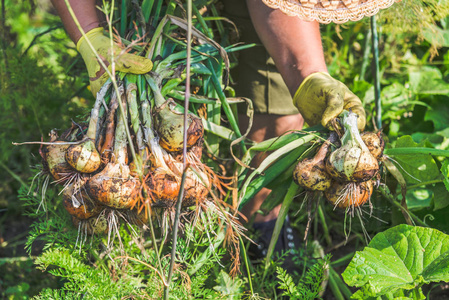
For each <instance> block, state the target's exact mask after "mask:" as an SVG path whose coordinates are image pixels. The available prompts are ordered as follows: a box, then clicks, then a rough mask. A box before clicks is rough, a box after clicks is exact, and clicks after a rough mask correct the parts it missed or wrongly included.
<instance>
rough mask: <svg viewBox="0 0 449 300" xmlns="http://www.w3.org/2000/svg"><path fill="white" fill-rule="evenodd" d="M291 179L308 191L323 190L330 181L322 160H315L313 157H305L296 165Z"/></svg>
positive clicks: (329, 184) (327, 186)
mask: <svg viewBox="0 0 449 300" xmlns="http://www.w3.org/2000/svg"><path fill="white" fill-rule="evenodd" d="M293 180H294V181H295V182H296V184H298V185H299V186H302V187H304V188H305V189H306V190H310V191H325V190H327V189H328V188H329V187H330V186H331V183H332V179H331V178H330V176H329V175H328V174H327V171H326V165H325V163H324V161H323V160H321V161H318V162H316V161H314V160H313V159H305V160H303V161H300V162H299V163H298V164H297V165H296V167H295V170H294V171H293Z"/></svg>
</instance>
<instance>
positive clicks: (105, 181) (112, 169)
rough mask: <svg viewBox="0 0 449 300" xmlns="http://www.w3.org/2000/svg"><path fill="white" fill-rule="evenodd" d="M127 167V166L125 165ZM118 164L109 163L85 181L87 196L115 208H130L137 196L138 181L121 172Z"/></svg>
mask: <svg viewBox="0 0 449 300" xmlns="http://www.w3.org/2000/svg"><path fill="white" fill-rule="evenodd" d="M126 167H127V166H126ZM121 169H122V168H120V165H118V164H113V163H109V164H108V165H107V166H106V167H105V168H104V169H103V170H102V171H101V172H100V173H97V174H95V175H94V176H92V177H91V178H90V179H89V180H88V181H87V183H86V190H87V193H88V194H89V196H90V197H91V198H92V199H94V200H96V201H99V202H101V203H102V204H104V205H106V206H109V207H112V208H116V209H126V208H130V207H131V206H132V205H133V204H134V203H135V202H136V198H137V197H138V192H139V190H140V181H139V180H138V179H137V178H134V177H130V176H126V173H127V174H129V169H128V170H127V172H126V171H125V172H123V173H122V172H121Z"/></svg>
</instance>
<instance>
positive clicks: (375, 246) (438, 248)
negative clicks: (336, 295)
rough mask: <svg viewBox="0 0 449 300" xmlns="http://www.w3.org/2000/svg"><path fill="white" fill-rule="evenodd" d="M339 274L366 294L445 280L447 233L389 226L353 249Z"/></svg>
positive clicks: (448, 266)
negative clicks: (359, 246)
mask: <svg viewBox="0 0 449 300" xmlns="http://www.w3.org/2000/svg"><path fill="white" fill-rule="evenodd" d="M342 275H343V279H344V280H345V282H346V283H347V284H348V285H350V286H355V287H359V288H360V287H363V292H364V293H366V294H367V296H381V295H385V294H387V293H394V292H395V291H397V290H405V291H407V290H412V289H415V287H420V286H422V285H423V284H428V283H430V282H439V281H449V236H448V235H446V234H444V233H442V232H440V231H438V230H436V229H433V228H424V227H417V226H409V225H405V224H403V225H399V226H396V227H393V228H391V229H388V230H386V231H384V232H381V233H378V234H377V235H376V236H375V237H374V238H373V239H372V241H371V242H370V243H369V245H368V246H367V247H365V249H364V250H363V251H357V252H356V254H355V256H354V258H353V259H352V261H351V262H350V264H349V266H348V267H347V268H346V270H345V271H344V272H343V274H342ZM359 295H360V292H359ZM366 298H367V297H366Z"/></svg>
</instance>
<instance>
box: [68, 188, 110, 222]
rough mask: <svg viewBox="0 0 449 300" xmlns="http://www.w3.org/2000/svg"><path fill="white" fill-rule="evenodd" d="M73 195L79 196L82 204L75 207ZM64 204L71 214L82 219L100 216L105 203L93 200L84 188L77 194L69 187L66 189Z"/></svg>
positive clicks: (78, 198)
mask: <svg viewBox="0 0 449 300" xmlns="http://www.w3.org/2000/svg"><path fill="white" fill-rule="evenodd" d="M72 197H76V198H77V200H78V202H79V203H80V206H78V207H75V206H74V205H73V201H72ZM63 205H64V208H65V209H66V210H67V212H68V213H69V214H70V215H72V216H74V217H76V218H78V219H80V220H86V219H89V218H91V217H94V216H98V215H99V214H100V212H101V211H102V210H103V209H104V206H103V205H101V204H99V203H98V202H95V201H93V200H92V199H91V198H90V197H89V195H87V193H86V192H85V191H84V190H82V191H81V192H79V193H77V194H76V195H73V188H67V189H66V190H64V193H63Z"/></svg>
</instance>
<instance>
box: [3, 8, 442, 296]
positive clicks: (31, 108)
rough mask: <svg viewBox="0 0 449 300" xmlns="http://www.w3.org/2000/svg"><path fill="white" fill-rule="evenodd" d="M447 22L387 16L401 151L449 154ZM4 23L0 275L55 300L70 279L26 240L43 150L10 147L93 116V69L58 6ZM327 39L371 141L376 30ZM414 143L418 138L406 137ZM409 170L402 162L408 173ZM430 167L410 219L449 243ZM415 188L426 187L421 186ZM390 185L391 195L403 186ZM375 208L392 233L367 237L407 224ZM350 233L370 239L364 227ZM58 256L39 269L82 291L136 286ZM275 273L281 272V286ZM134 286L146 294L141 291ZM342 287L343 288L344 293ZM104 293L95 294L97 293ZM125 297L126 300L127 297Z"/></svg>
mask: <svg viewBox="0 0 449 300" xmlns="http://www.w3.org/2000/svg"><path fill="white" fill-rule="evenodd" d="M448 15H449V3H448V1H417V0H414V1H402V2H399V3H396V4H395V5H394V7H393V8H391V9H388V10H386V11H384V12H381V13H380V14H379V17H378V24H379V37H380V42H379V45H380V67H381V70H380V73H381V85H382V93H381V98H382V110H383V116H382V124H383V126H384V128H383V132H384V133H385V135H386V138H387V140H388V142H389V143H390V145H391V146H392V147H407V146H418V145H419V146H422V147H431V148H437V149H445V150H449V118H448V116H449V18H448ZM0 20H1V21H0V47H1V48H0V52H1V57H0V149H1V151H0V169H1V172H0V274H4V276H2V277H0V297H4V298H7V299H27V298H28V297H30V296H33V295H37V294H38V293H39V292H40V291H41V290H42V289H44V288H45V289H44V290H43V292H42V294H41V295H40V298H41V299H49V298H51V297H52V294H54V293H58V292H55V290H54V288H58V287H61V285H62V284H63V282H64V281H60V280H58V279H57V278H56V277H53V275H50V274H56V275H59V276H61V275H62V277H64V274H63V273H61V272H64V270H60V269H55V270H52V271H51V272H50V274H49V273H44V275H43V273H42V272H41V271H40V270H37V269H36V267H35V265H34V262H33V259H34V258H35V256H36V255H38V254H40V253H42V250H43V249H42V248H43V247H44V245H45V243H44V242H39V240H40V238H38V237H37V236H38V235H37V236H36V241H35V243H34V244H33V246H32V247H30V246H29V245H28V253H26V251H25V247H26V246H27V245H26V238H27V236H28V235H30V234H31V235H33V233H36V232H38V231H39V228H36V227H34V228H32V230H31V233H30V232H29V226H30V224H31V223H32V219H31V218H29V217H28V216H29V215H30V213H31V214H34V211H33V210H29V209H27V206H26V204H28V205H29V204H30V201H35V200H30V199H27V196H26V195H27V191H28V189H27V186H28V182H29V181H28V178H29V177H30V176H32V175H33V174H34V172H33V171H32V169H33V168H35V166H37V165H39V163H40V158H39V156H38V149H39V148H38V147H37V146H26V147H15V146H12V144H11V142H22V141H37V140H40V139H41V138H44V139H46V138H47V134H48V132H49V131H50V130H51V129H53V128H58V129H61V128H66V127H67V126H68V125H69V124H70V120H71V119H77V118H78V117H79V116H82V115H85V114H86V113H87V112H88V111H89V110H90V108H91V106H92V104H93V97H92V95H91V94H90V92H89V91H88V89H87V85H88V82H87V73H86V71H85V69H84V64H83V62H82V60H81V58H80V57H79V55H78V54H77V52H76V50H75V47H74V45H73V43H72V42H71V41H70V40H69V39H68V38H67V36H66V34H65V32H64V30H63V29H62V25H61V22H60V20H59V18H58V17H57V16H56V15H55V13H54V11H53V9H52V7H51V4H50V3H49V1H43V0H41V1H38V0H35V1H21V0H19V1H12V0H2V1H1V16H0ZM418 24H419V25H418ZM322 36H323V45H324V48H325V53H326V60H327V63H328V68H329V72H330V73H331V74H332V75H333V76H334V77H336V78H338V79H339V80H341V81H343V82H345V83H347V84H348V85H349V86H350V88H351V89H352V90H353V91H354V92H355V93H356V94H357V95H359V96H360V97H361V98H362V99H363V101H364V103H365V105H366V107H367V112H368V115H369V118H368V124H369V127H370V128H369V129H373V126H372V117H373V113H372V112H373V111H374V87H373V82H374V78H373V75H372V74H373V73H372V72H371V62H372V60H373V57H372V51H371V48H370V47H371V42H370V33H369V19H367V18H365V19H363V20H362V21H360V22H357V23H348V24H344V25H327V26H322ZM406 135H409V136H410V137H403V136H406ZM400 159H401V158H400V157H399V159H398V160H400ZM407 159H409V158H407V157H405V158H403V160H404V161H407ZM422 159H423V160H425V161H427V162H428V163H429V165H432V170H433V173H432V172H429V169H428V170H427V171H428V172H418V171H416V168H414V165H412V166H411V167H410V168H409V169H407V166H405V169H406V170H407V171H408V173H410V174H411V175H413V177H407V176H405V177H406V180H407V183H408V184H409V185H410V186H411V188H409V191H408V195H407V196H408V197H407V199H408V200H407V201H408V205H409V208H410V209H412V211H413V212H414V213H415V214H416V215H417V216H419V217H420V218H422V219H425V216H427V215H429V214H430V215H432V218H427V219H425V220H426V221H427V223H428V224H429V225H431V226H432V227H434V228H437V229H439V230H442V231H443V232H445V233H449V225H448V223H447V221H446V216H447V213H448V212H449V199H448V198H447V197H445V195H446V194H447V187H448V186H449V183H448V182H449V181H448V179H447V178H448V173H449V169H448V164H447V161H446V162H442V160H441V159H439V158H437V157H430V156H429V157H423V158H422ZM30 167H31V170H30ZM440 171H441V172H440ZM440 173H442V174H443V177H442V176H441V174H440ZM426 176H427V177H426ZM432 176H433V177H432ZM413 178H419V179H420V180H421V184H420V182H417V181H416V180H414V179H413ZM388 182H393V183H394V180H389V181H388ZM422 182H424V183H428V184H426V185H424V184H422ZM445 186H446V187H445ZM21 187H22V189H21ZM389 187H390V190H391V191H392V193H393V194H399V190H398V187H397V186H395V185H394V184H391V185H390V186H389ZM19 190H21V193H20V194H19V192H18V191H19ZM53 196H55V195H53ZM19 198H21V199H22V200H21V201H19ZM374 206H375V208H376V210H375V212H374V214H375V215H376V216H377V217H379V218H380V219H382V220H384V221H387V224H384V223H381V222H377V221H373V220H370V221H369V223H368V224H366V229H367V230H368V232H369V233H370V234H375V233H377V232H379V231H381V230H382V229H386V228H387V227H390V226H391V225H394V224H399V223H403V222H404V220H403V218H402V215H401V214H400V212H399V210H397V209H393V208H391V206H390V204H389V203H388V202H387V201H385V199H383V198H382V197H378V198H376V199H375V200H374ZM33 209H34V208H33ZM297 209H299V207H292V210H297ZM25 212H27V213H28V214H26V213H25ZM324 214H325V216H326V217H327V218H328V221H329V224H328V226H329V228H332V234H333V236H334V241H335V243H338V242H339V241H341V240H342V239H344V230H345V229H344V228H343V221H342V216H341V215H334V214H333V212H332V211H325V212H324ZM304 220H305V216H301V214H300V215H299V216H297V217H296V218H295V219H294V220H293V223H294V225H295V226H296V227H297V228H298V229H301V230H303V228H304V224H305V222H304ZM43 225H46V226H57V228H58V230H60V231H62V232H65V230H66V229H67V227H68V226H69V221H68V218H67V217H64V216H61V219H60V222H59V223H58V224H53V225H52V224H43ZM43 225H42V226H43ZM317 227H318V225H317ZM353 230H354V231H355V232H358V233H360V232H361V229H360V228H357V227H356V226H355V227H354V228H353ZM318 232H319V230H318ZM360 235H361V234H360ZM47 238H48V237H47ZM67 238H69V237H67ZM71 238H73V236H72V237H71ZM362 240H363V238H360V237H359V238H357V242H354V243H350V247H347V248H341V247H340V248H339V251H337V252H338V253H334V264H333V268H337V269H338V270H342V268H343V267H344V266H346V265H347V264H348V262H349V260H348V258H346V260H345V259H343V260H339V259H340V258H345V255H347V254H351V253H353V250H357V249H359V248H360V247H362V246H363V242H361V241H362ZM48 241H49V240H46V242H48ZM321 242H322V243H323V244H326V247H327V249H333V245H332V244H330V243H328V241H321ZM52 251H59V253H58V254H55V253H52V252H47V253H46V254H45V256H43V257H41V258H39V260H38V261H37V263H38V264H39V262H41V263H40V264H39V265H40V266H41V267H42V268H44V267H45V265H46V264H48V263H49V260H51V259H60V260H64V261H59V262H54V263H55V264H60V265H63V264H70V265H71V266H73V269H72V270H71V273H70V274H74V273H76V274H79V276H84V277H83V278H80V279H79V280H80V281H81V282H88V281H89V280H92V279H93V278H95V280H96V282H97V283H98V284H99V285H103V284H104V287H107V288H108V290H105V291H103V292H106V291H107V292H109V293H111V295H114V293H119V290H120V288H121V287H123V286H124V285H126V284H131V281H129V282H125V283H124V284H119V283H116V285H114V284H112V286H109V285H106V284H109V283H107V281H108V280H107V279H106V278H104V276H106V275H105V274H103V273H102V272H101V269H93V268H91V267H90V266H87V265H85V264H84V263H83V262H82V259H83V258H81V257H76V256H71V255H67V253H68V252H67V251H69V250H68V249H66V250H64V249H56V250H52ZM28 254H30V255H31V258H30V257H29V256H28ZM52 254H53V255H52ZM46 258H47V260H45V259H46ZM349 258H350V257H349ZM207 267H209V269H207ZM206 269H207V270H206ZM210 270H213V271H212V274H214V275H215V278H214V279H216V280H215V281H213V282H212V283H208V287H210V288H209V289H204V290H201V286H202V284H204V283H205V282H207V277H208V275H207V274H209V275H210V274H211V273H207V272H210ZM275 270H276V269H275V266H274V267H273V274H274V272H275ZM214 272H215V273H214ZM278 274H279V275H278V278H279V279H280V281H281V282H282V284H281V289H283V290H285V291H286V292H289V291H290V296H291V295H299V294H298V293H300V292H299V291H298V290H297V289H295V287H297V286H300V283H301V282H299V281H297V282H299V284H296V285H295V284H293V285H292V282H293V279H291V278H289V277H288V275H286V274H284V273H283V272H282V270H278ZM201 276H203V277H201ZM257 276H258V275H256V278H259V279H261V278H260V276H259V277H257ZM273 276H274V275H273ZM103 281H104V282H103ZM73 284H76V283H73ZM132 284H134V285H136V286H138V285H139V283H138V282H132ZM244 284H246V282H243V281H241V282H239V281H238V280H237V282H236V281H233V280H232V279H230V278H229V276H228V275H227V273H225V272H221V271H220V270H219V269H217V268H216V269H212V266H211V265H210V266H205V269H204V270H202V271H201V272H200V273H199V274H198V288H197V289H196V292H197V293H198V297H200V296H201V297H207V296H208V295H209V296H211V297H212V296H213V295H215V296H216V295H218V294H220V295H228V294H227V293H228V292H230V291H231V292H232V293H234V292H239V293H240V292H241V291H242V290H244V288H243V287H242V286H243V285H244ZM339 284H340V285H342V286H343V285H344V283H343V282H342V281H341V282H340V283H339ZM192 286H194V285H192ZM214 287H216V288H215V289H214ZM343 289H344V288H342V290H343ZM101 292H102V291H101V290H95V293H101ZM122 292H123V295H125V294H126V291H122ZM217 293H218V294H217ZM200 294H201V295H200ZM99 295H101V294H99ZM117 295H118V294H117ZM267 295H271V294H270V293H268V294H267ZM59 296H61V295H59ZM70 296H73V298H74V299H75V298H77V297H78V295H77V294H76V293H73V295H71V294H65V297H66V298H67V299H69V298H70ZM55 297H56V296H55Z"/></svg>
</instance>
